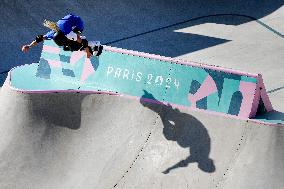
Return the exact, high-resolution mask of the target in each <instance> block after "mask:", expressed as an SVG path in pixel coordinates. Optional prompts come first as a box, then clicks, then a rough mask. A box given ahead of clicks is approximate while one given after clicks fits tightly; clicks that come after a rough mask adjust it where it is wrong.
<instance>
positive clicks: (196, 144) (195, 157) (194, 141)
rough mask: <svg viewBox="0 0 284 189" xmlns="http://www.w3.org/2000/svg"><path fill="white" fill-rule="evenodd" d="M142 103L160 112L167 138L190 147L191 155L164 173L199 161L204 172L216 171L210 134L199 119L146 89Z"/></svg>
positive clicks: (199, 165) (183, 146) (182, 145)
mask: <svg viewBox="0 0 284 189" xmlns="http://www.w3.org/2000/svg"><path fill="white" fill-rule="evenodd" d="M147 99H152V100H154V101H156V102H155V103H156V104H154V103H150V102H149V100H147ZM140 103H141V104H142V105H143V106H145V107H147V108H149V109H151V110H152V111H154V112H156V113H158V114H159V116H160V117H161V120H162V122H163V125H164V127H163V134H164V136H165V138H166V139H167V140H171V141H176V142H177V144H178V145H179V146H180V147H182V148H189V152H190V155H189V156H188V157H187V158H186V159H183V160H180V161H179V162H177V163H176V164H174V165H172V166H170V167H168V168H167V169H166V170H164V171H163V173H164V174H168V173H169V172H170V171H171V170H173V169H177V168H180V167H187V166H188V164H189V163H197V164H198V167H199V169H200V170H202V171H204V172H208V173H211V172H214V171H215V165H214V161H213V160H212V159H210V157H209V153H210V145H211V143H210V136H209V134H208V132H207V129H206V128H205V127H204V125H203V124H202V123H201V122H200V121H199V120H197V119H196V118H195V117H193V116H191V115H189V114H186V113H182V112H180V111H179V110H178V109H176V108H173V107H172V106H171V105H170V104H164V103H162V102H159V101H157V100H156V99H155V97H154V96H153V95H152V94H151V93H148V92H147V91H145V90H144V95H143V96H142V97H141V99H140ZM157 103H158V104H160V105H157ZM177 159H178V157H177Z"/></svg>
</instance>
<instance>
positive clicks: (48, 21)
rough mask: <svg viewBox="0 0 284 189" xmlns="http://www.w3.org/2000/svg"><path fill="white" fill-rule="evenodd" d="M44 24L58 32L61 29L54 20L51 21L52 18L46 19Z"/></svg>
mask: <svg viewBox="0 0 284 189" xmlns="http://www.w3.org/2000/svg"><path fill="white" fill-rule="evenodd" d="M43 25H44V26H45V27H47V28H49V29H51V30H53V31H55V32H58V31H59V28H58V26H57V25H56V23H55V22H52V21H50V20H46V19H44V21H43Z"/></svg>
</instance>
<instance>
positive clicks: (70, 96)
mask: <svg viewBox="0 0 284 189" xmlns="http://www.w3.org/2000/svg"><path fill="white" fill-rule="evenodd" d="M86 96H87V94H74V93H52V94H30V96H29V97H30V99H29V100H30V111H31V115H33V116H34V117H39V118H42V119H43V120H44V121H45V122H46V123H47V124H48V125H54V126H58V127H66V128H69V129H73V130H76V129H79V128H80V126H81V105H82V102H83V99H84V98H85V97H86Z"/></svg>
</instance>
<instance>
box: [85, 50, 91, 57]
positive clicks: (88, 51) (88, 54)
mask: <svg viewBox="0 0 284 189" xmlns="http://www.w3.org/2000/svg"><path fill="white" fill-rule="evenodd" d="M85 51H86V53H87V58H91V56H92V53H91V52H90V50H89V48H86V49H85Z"/></svg>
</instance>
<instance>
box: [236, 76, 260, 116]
mask: <svg viewBox="0 0 284 189" xmlns="http://www.w3.org/2000/svg"><path fill="white" fill-rule="evenodd" d="M255 89H256V84H255V83H250V82H244V81H241V82H240V89H239V90H240V92H241V93H242V95H243V100H242V103H241V108H240V112H239V116H240V117H249V114H250V112H251V109H252V104H253V99H254V95H255Z"/></svg>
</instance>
